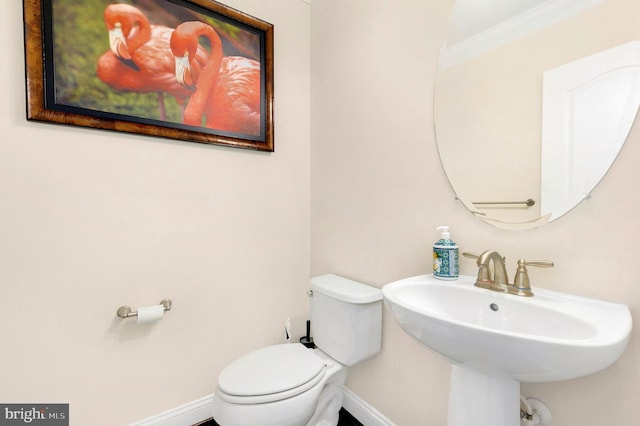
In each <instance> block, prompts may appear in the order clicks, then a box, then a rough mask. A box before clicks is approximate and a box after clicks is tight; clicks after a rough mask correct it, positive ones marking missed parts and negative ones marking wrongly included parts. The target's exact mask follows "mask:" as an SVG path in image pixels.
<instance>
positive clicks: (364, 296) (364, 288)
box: [311, 274, 382, 303]
mask: <svg viewBox="0 0 640 426" xmlns="http://www.w3.org/2000/svg"><path fill="white" fill-rule="evenodd" d="M311 289H312V290H313V291H317V292H320V293H322V294H324V295H326V296H329V297H332V298H334V299H337V300H341V301H343V302H347V303H372V302H377V301H379V300H382V291H381V290H380V289H379V288H376V287H371V286H370V285H367V284H363V283H359V282H357V281H353V280H350V279H347V278H343V277H339V276H338V275H334V274H326V275H320V276H317V277H313V278H311Z"/></svg>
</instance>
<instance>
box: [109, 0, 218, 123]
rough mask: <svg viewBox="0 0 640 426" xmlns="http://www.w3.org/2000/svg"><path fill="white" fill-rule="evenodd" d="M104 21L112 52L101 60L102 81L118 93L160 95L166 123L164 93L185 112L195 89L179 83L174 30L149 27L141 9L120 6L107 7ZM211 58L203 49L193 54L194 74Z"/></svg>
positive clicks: (163, 27) (124, 5)
mask: <svg viewBox="0 0 640 426" xmlns="http://www.w3.org/2000/svg"><path fill="white" fill-rule="evenodd" d="M104 21H105V24H106V26H107V29H108V30H109V46H110V50H109V51H107V52H106V53H104V54H103V55H102V56H101V57H100V59H98V67H97V74H98V77H99V78H100V80H102V81H103V82H104V83H106V84H108V85H109V86H111V87H112V88H114V89H116V90H122V91H132V92H137V93H157V94H158V104H159V108H160V117H161V119H162V120H165V119H166V111H165V108H164V98H163V95H162V94H163V93H168V94H170V95H172V96H173V97H175V98H176V100H177V101H178V104H180V105H181V108H182V105H183V104H184V102H185V101H186V99H187V98H188V97H189V96H191V94H192V93H193V91H194V88H193V87H186V86H184V85H182V84H180V83H178V81H177V80H176V77H175V63H174V59H173V55H172V53H171V50H170V48H169V40H170V38H171V33H172V32H173V29H172V28H169V27H165V26H161V25H150V24H149V21H148V20H147V17H146V16H145V15H144V14H143V13H142V12H141V11H140V10H139V9H137V8H135V7H133V6H131V5H128V4H120V3H118V4H110V5H109V6H107V7H106V9H105V11H104ZM208 56H209V55H208V54H207V52H206V50H205V49H203V48H200V49H198V50H197V52H194V61H193V68H194V73H196V74H198V73H199V72H200V69H201V68H202V66H204V65H205V64H206V61H207V59H208Z"/></svg>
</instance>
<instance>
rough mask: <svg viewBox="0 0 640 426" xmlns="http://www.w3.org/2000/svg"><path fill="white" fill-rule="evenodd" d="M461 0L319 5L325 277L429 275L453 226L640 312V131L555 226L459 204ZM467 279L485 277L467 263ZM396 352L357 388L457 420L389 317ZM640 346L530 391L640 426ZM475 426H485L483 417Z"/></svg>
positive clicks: (584, 414)
mask: <svg viewBox="0 0 640 426" xmlns="http://www.w3.org/2000/svg"><path fill="white" fill-rule="evenodd" d="M451 5H452V0H429V1H424V0H403V1H395V0H351V1H349V2H344V1H340V0H315V1H314V2H313V3H312V6H311V10H312V36H311V39H312V48H311V51H312V64H311V69H312V92H311V98H312V135H311V136H312V147H311V148H312V155H311V165H312V178H311V182H312V202H311V241H312V244H311V259H312V260H311V273H312V274H316V273H323V272H327V271H331V272H335V273H338V274H342V275H344V276H347V277H349V278H352V279H356V280H361V281H363V282H366V283H370V284H373V285H376V286H382V285H384V284H386V283H387V282H390V281H392V280H396V279H400V278H403V277H408V276H412V275H418V274H423V273H427V272H429V270H430V269H431V261H430V254H431V244H433V241H434V240H435V239H436V238H437V233H436V232H435V229H434V228H435V227H436V226H438V225H442V224H448V225H451V226H452V235H453V237H454V239H455V240H456V241H457V242H458V244H459V245H460V247H461V249H462V250H469V251H476V252H479V251H482V250H485V249H490V248H491V249H497V250H499V251H500V252H501V253H502V254H504V255H505V256H507V259H508V262H509V272H510V274H511V275H512V276H513V273H514V271H515V261H516V259H518V258H521V257H522V258H527V259H551V260H553V261H554V262H555V263H556V267H555V268H553V269H535V270H532V271H531V278H532V282H533V285H534V287H535V286H540V287H547V288H552V289H556V290H560V291H565V292H568V293H574V294H579V295H583V296H588V297H596V298H601V299H605V300H610V301H615V302H623V303H627V304H629V306H630V307H631V309H632V314H633V315H634V317H637V316H638V314H640V311H639V309H640V307H639V306H638V303H639V302H640V286H638V285H637V273H636V271H635V264H636V263H637V259H638V257H640V248H639V246H638V243H637V241H635V239H636V235H638V234H639V231H640V229H639V228H640V215H639V214H638V213H639V212H640V199H639V198H638V197H636V196H635V195H636V193H637V190H635V185H636V182H638V180H639V177H638V171H637V163H638V161H640V144H639V142H640V128H639V127H638V126H636V127H635V128H634V129H633V130H632V134H631V137H630V140H629V142H628V143H627V144H626V145H625V147H624V148H623V150H622V153H621V156H620V158H619V159H618V161H617V162H616V164H615V167H614V168H613V169H612V170H611V172H610V173H609V174H608V175H607V176H606V177H605V179H604V181H603V182H602V183H601V184H600V185H599V186H598V187H597V188H596V190H595V191H594V192H593V194H592V195H593V199H592V200H590V201H588V202H586V203H584V204H582V205H580V206H578V207H577V208H576V209H575V211H573V212H570V213H569V214H568V215H567V216H566V217H562V218H560V219H559V220H557V221H556V222H553V223H551V224H549V225H547V226H545V227H543V228H541V229H535V230H530V231H505V230H498V229H496V228H493V227H491V226H490V225H487V224H485V223H483V222H481V221H479V220H477V219H476V218H474V217H473V216H472V215H471V214H470V213H468V212H467V211H466V210H465V208H464V207H463V206H462V205H460V204H459V203H458V202H456V201H455V199H454V193H453V190H452V189H451V188H450V187H449V185H448V182H447V179H446V177H445V175H444V173H443V171H442V169H441V166H440V162H439V158H438V153H437V148H436V143H435V140H434V135H433V120H432V100H433V88H432V86H433V81H434V72H435V66H436V60H437V56H438V53H439V49H440V44H441V43H442V41H443V38H444V35H445V31H446V28H445V27H446V19H447V14H448V10H449V8H450V7H451ZM461 262H462V263H461V267H462V272H463V273H467V274H474V273H475V270H474V263H473V261H469V260H466V259H463V260H462V261H461ZM384 314H385V317H384V327H383V333H384V337H383V351H382V353H381V354H380V355H379V356H378V357H376V358H374V359H372V360H370V361H367V362H365V363H363V364H362V365H359V366H356V367H354V368H353V369H352V370H351V371H350V376H349V379H348V385H349V387H350V388H352V389H353V390H354V391H355V392H356V393H357V394H358V395H360V396H361V397H363V398H364V399H365V400H367V401H368V402H370V403H371V404H373V405H374V406H375V407H376V408H377V409H379V410H380V411H381V412H382V413H384V414H385V415H386V416H388V417H389V418H390V419H391V420H393V421H394V422H396V423H397V424H398V425H401V426H413V425H416V426H418V425H428V426H441V425H444V424H445V423H446V420H445V418H446V404H447V399H448V388H449V370H450V368H449V365H448V363H447V362H446V361H444V360H443V359H441V358H440V357H439V356H437V355H434V354H433V353H431V352H429V351H428V350H426V349H424V348H423V347H421V346H420V345H419V344H418V343H416V342H415V341H414V340H412V339H411V338H409V337H408V336H407V335H406V334H405V333H404V332H403V331H401V329H400V328H399V327H398V325H397V324H395V322H394V320H393V318H392V317H391V314H390V312H389V311H388V310H386V309H385V311H384ZM639 350H640V341H639V340H638V333H637V331H634V332H633V335H632V339H631V343H630V345H629V348H628V349H627V351H626V352H625V353H624V355H623V356H622V358H621V359H620V360H619V362H618V363H616V364H615V365H614V366H612V367H611V368H609V369H607V370H606V371H603V372H601V373H598V374H595V375H592V376H590V377H586V378H583V379H578V380H572V381H565V382H561V383H554V384H545V385H530V384H524V385H523V393H524V394H525V395H526V396H531V397H538V398H540V399H541V400H543V401H545V402H546V403H547V404H548V405H549V407H550V408H551V411H552V413H553V418H554V422H553V424H554V425H561V426H578V425H583V424H589V425H601V424H610V425H616V426H632V425H635V424H636V423H637V420H636V412H635V411H636V410H635V405H637V401H638V398H639V397H640V369H639V368H638V365H640V363H639V361H640V360H639V356H640V355H639V354H638V351H639ZM470 424H471V420H470Z"/></svg>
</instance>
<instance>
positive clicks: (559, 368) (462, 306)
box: [382, 275, 632, 425]
mask: <svg viewBox="0 0 640 426" xmlns="http://www.w3.org/2000/svg"><path fill="white" fill-rule="evenodd" d="M475 280H476V277H471V276H461V277H460V279H459V280H457V281H441V280H438V279H436V278H434V277H433V276H432V275H422V276H418V277H413V278H407V279H404V280H400V281H396V282H393V283H390V284H387V285H385V286H384V287H383V288H382V294H383V298H384V301H385V303H386V304H387V306H388V307H389V308H390V309H391V311H392V312H393V315H394V316H395V318H396V320H397V321H398V323H399V324H400V326H401V327H402V328H403V329H404V330H405V331H406V332H407V333H408V334H410V335H411V336H413V337H414V338H416V339H417V340H418V341H420V342H421V343H422V344H424V345H425V346H426V347H428V348H430V349H432V350H433V351H435V352H437V353H439V354H441V355H443V356H444V357H446V358H447V359H449V360H450V361H451V362H452V363H453V364H454V371H453V373H452V374H453V377H452V387H451V397H450V409H449V416H450V420H449V424H450V425H457V424H465V422H467V423H468V421H469V420H468V418H466V419H460V420H459V422H456V421H453V422H452V420H451V416H452V415H455V413H452V408H451V400H452V399H454V400H455V399H458V397H459V395H454V394H455V393H456V392H458V393H469V390H470V389H475V390H476V391H483V392H493V394H496V392H497V394H500V393H501V392H502V393H503V396H500V397H498V398H502V399H505V398H506V399H507V400H509V401H511V402H509V403H508V404H507V405H508V406H512V405H516V406H517V407H516V408H513V410H514V415H515V410H519V401H518V400H517V399H518V398H519V382H549V381H557V380H565V379H571V378H576V377H581V376H585V375H588V374H591V373H595V372H596V371H599V370H602V369H604V368H606V367H608V366H610V365H611V364H613V363H614V362H615V361H616V360H617V359H618V358H619V357H620V355H621V354H622V353H623V351H624V350H625V348H626V346H627V343H628V341H629V336H630V333H631V325H632V321H631V314H630V312H629V308H628V307H627V306H625V305H621V304H616V303H609V302H603V301H599V300H594V299H588V298H584V297H578V296H572V295H568V294H564V293H559V292H555V291H550V290H545V289H540V288H534V293H535V296H533V297H521V296H514V295H511V294H505V293H498V292H495V291H491V290H487V289H482V288H478V287H475V286H474V285H473V284H474V283H475ZM456 366H458V367H459V369H458V370H457V371H456V370H455V367H456ZM487 378H491V380H492V383H494V384H495V383H502V384H498V385H496V386H497V388H496V389H487V388H486V387H484V388H483V386H484V385H483V383H485V382H487V380H486V379H487ZM454 379H455V380H454ZM496 380H497V381H496ZM454 381H455V383H454ZM516 382H517V383H516ZM480 388H481V389H480ZM514 391H515V392H517V393H518V395H512V393H513V392H514ZM490 395H491V394H490ZM473 399H474V396H473V395H468V396H467V399H465V400H464V402H461V403H460V404H462V405H461V406H464V407H467V408H468V404H469V400H473ZM476 399H477V397H476ZM499 405H500V406H501V408H500V407H498V408H496V409H505V408H504V404H503V403H502V402H499ZM453 411H457V409H454V410H453ZM509 416H511V414H509ZM480 417H481V416H480ZM477 418H478V417H476V419H477ZM478 424H481V423H478ZM486 424H487V425H500V424H505V425H511V424H514V425H516V424H519V418H516V419H514V420H511V417H509V420H504V421H503V422H501V421H496V419H495V418H493V419H487V423H486Z"/></svg>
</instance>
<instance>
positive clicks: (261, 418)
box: [213, 275, 382, 426]
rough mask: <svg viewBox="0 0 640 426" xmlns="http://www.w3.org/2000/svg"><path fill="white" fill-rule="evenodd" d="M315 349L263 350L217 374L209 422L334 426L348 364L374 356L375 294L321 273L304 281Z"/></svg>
mask: <svg viewBox="0 0 640 426" xmlns="http://www.w3.org/2000/svg"><path fill="white" fill-rule="evenodd" d="M311 289H312V291H311V297H310V300H311V325H312V330H313V334H314V341H315V343H316V345H317V348H316V349H309V348H307V347H305V346H303V345H302V344H299V343H292V344H280V345H273V346H267V347H265V348H261V349H258V350H255V351H253V352H250V353H248V354H246V355H244V356H242V357H240V358H238V359H237V360H235V361H234V362H232V363H231V364H229V365H228V366H227V367H226V368H225V369H224V370H223V371H222V373H220V376H219V377H218V384H217V388H216V391H215V393H214V399H213V418H214V420H215V421H216V423H218V424H220V425H221V426H258V425H259V426H330V425H333V426H335V425H336V424H337V422H338V412H339V410H340V407H341V406H342V399H343V391H342V385H343V384H344V382H345V379H346V377H347V367H348V366H350V365H354V364H356V363H359V362H361V361H363V360H365V359H368V358H370V357H372V356H374V355H375V354H377V353H378V352H379V351H380V342H381V323H382V294H381V292H380V290H379V289H377V288H374V287H370V286H367V285H365V284H362V283H358V282H355V281H351V280H348V279H346V278H342V277H338V276H336V275H323V276H320V277H315V278H313V279H312V280H311Z"/></svg>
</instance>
